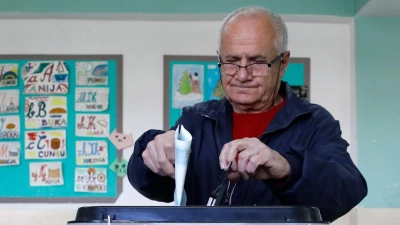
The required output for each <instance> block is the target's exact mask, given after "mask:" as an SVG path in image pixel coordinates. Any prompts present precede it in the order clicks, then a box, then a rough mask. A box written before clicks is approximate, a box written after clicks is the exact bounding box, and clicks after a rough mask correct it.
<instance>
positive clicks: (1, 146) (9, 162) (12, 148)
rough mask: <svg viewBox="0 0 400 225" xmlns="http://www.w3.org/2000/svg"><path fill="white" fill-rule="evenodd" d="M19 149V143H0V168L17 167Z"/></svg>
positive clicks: (19, 156)
mask: <svg viewBox="0 0 400 225" xmlns="http://www.w3.org/2000/svg"><path fill="white" fill-rule="evenodd" d="M20 149H21V146H20V143H19V142H0V166H16V165H19V162H20V158H21V153H20V152H21V151H20Z"/></svg>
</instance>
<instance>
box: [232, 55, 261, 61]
mask: <svg viewBox="0 0 400 225" xmlns="http://www.w3.org/2000/svg"><path fill="white" fill-rule="evenodd" d="M224 58H226V59H241V58H242V57H240V56H237V55H226V56H225V57H224ZM247 59H249V60H257V59H262V60H266V59H267V57H266V56H263V55H253V56H249V57H247Z"/></svg>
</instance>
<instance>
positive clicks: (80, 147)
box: [75, 141, 108, 165]
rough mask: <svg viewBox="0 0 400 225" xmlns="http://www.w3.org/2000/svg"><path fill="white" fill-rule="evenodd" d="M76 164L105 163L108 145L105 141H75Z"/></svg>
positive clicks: (106, 161)
mask: <svg viewBox="0 0 400 225" xmlns="http://www.w3.org/2000/svg"><path fill="white" fill-rule="evenodd" d="M75 151H76V165H107V164H108V145H107V142H106V141H77V142H76V148H75Z"/></svg>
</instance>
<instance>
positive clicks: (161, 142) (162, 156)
mask: <svg viewBox="0 0 400 225" xmlns="http://www.w3.org/2000/svg"><path fill="white" fill-rule="evenodd" d="M142 158H143V162H144V164H145V165H146V166H147V167H148V168H149V169H150V170H151V171H153V172H154V173H156V174H158V175H161V176H170V177H172V178H175V168H174V166H173V164H175V131H174V130H170V131H168V132H165V133H164V134H159V135H157V136H156V137H155V138H154V140H152V141H150V142H149V143H148V144H147V147H146V149H145V150H144V152H143V153H142Z"/></svg>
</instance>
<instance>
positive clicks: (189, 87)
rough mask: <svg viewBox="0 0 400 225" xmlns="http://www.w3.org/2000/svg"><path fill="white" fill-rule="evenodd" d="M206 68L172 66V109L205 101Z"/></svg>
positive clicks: (193, 65)
mask: <svg viewBox="0 0 400 225" xmlns="http://www.w3.org/2000/svg"><path fill="white" fill-rule="evenodd" d="M203 83H204V66H203V65H196V64H174V65H173V66H172V91H171V95H172V107H173V108H179V109H180V108H183V107H184V106H189V105H193V104H195V103H198V102H202V101H203V100H204V90H203V89H204V88H203V87H204V85H203Z"/></svg>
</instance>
